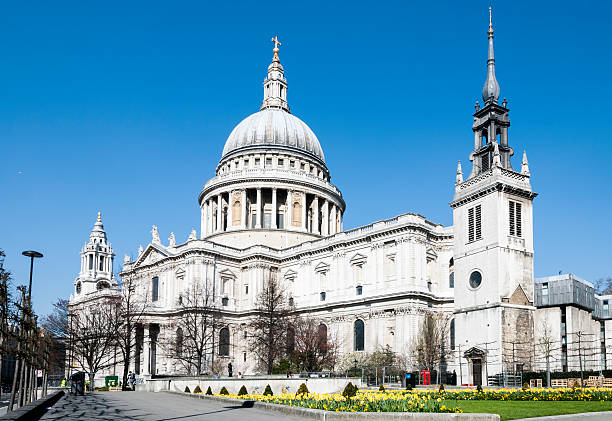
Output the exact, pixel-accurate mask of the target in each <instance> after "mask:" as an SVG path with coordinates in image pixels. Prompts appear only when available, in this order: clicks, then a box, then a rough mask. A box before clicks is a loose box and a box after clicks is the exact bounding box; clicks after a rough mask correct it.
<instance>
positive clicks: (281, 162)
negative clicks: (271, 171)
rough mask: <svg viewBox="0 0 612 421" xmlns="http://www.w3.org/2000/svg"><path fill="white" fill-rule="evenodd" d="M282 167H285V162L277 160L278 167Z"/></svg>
mask: <svg viewBox="0 0 612 421" xmlns="http://www.w3.org/2000/svg"><path fill="white" fill-rule="evenodd" d="M284 165H285V162H284V161H283V160H282V159H281V158H278V166H279V167H282V166H284Z"/></svg>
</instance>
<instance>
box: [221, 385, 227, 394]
mask: <svg viewBox="0 0 612 421" xmlns="http://www.w3.org/2000/svg"><path fill="white" fill-rule="evenodd" d="M219 394H220V395H229V392H228V391H227V389H226V388H225V386H223V387H222V388H221V390H220V391H219Z"/></svg>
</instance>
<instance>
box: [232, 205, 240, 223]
mask: <svg viewBox="0 0 612 421" xmlns="http://www.w3.org/2000/svg"><path fill="white" fill-rule="evenodd" d="M241 220H242V204H241V202H240V200H235V201H234V205H233V206H232V226H234V227H237V226H239V225H240V223H241Z"/></svg>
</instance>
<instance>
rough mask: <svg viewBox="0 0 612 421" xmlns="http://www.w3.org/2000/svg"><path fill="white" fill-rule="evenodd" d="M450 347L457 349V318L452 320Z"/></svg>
mask: <svg viewBox="0 0 612 421" xmlns="http://www.w3.org/2000/svg"><path fill="white" fill-rule="evenodd" d="M449 331H450V347H451V349H455V319H453V320H451V322H450V328H449Z"/></svg>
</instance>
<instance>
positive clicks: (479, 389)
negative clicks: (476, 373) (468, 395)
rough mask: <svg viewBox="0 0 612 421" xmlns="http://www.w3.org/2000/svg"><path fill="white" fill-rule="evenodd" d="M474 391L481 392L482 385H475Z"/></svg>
mask: <svg viewBox="0 0 612 421" xmlns="http://www.w3.org/2000/svg"><path fill="white" fill-rule="evenodd" d="M476 392H478V393H482V386H481V385H478V386H477V387H476Z"/></svg>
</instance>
